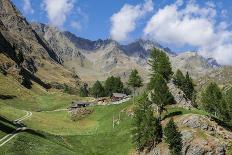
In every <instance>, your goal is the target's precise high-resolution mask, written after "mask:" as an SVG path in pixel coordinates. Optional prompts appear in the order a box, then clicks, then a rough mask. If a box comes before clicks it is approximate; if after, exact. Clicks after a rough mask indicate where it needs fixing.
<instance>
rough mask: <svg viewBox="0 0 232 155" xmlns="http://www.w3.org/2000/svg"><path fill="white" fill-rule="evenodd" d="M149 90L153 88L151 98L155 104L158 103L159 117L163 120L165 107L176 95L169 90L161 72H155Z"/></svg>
mask: <svg viewBox="0 0 232 155" xmlns="http://www.w3.org/2000/svg"><path fill="white" fill-rule="evenodd" d="M148 90H151V93H150V99H151V102H152V103H153V104H155V105H157V112H158V118H159V120H161V113H162V112H163V110H164V107H165V106H166V105H167V104H169V103H171V102H172V101H173V98H174V97H173V96H172V94H171V93H170V92H169V89H168V86H167V84H166V81H165V80H164V79H163V77H162V76H161V75H160V74H155V75H154V76H153V78H151V79H150V83H149V84H148Z"/></svg>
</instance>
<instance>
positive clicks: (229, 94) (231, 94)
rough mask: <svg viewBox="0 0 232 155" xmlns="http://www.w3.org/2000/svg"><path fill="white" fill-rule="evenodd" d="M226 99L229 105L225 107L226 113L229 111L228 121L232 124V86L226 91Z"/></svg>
mask: <svg viewBox="0 0 232 155" xmlns="http://www.w3.org/2000/svg"><path fill="white" fill-rule="evenodd" d="M224 100H225V102H226V107H227V108H224V110H226V109H227V112H226V113H228V114H226V115H228V118H227V119H228V120H227V122H228V123H230V125H232V88H230V89H229V90H227V91H226V92H225V93H224Z"/></svg>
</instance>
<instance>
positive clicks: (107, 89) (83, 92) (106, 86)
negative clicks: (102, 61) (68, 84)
mask: <svg viewBox="0 0 232 155" xmlns="http://www.w3.org/2000/svg"><path fill="white" fill-rule="evenodd" d="M113 93H125V94H127V95H129V94H131V90H130V89H129V88H128V87H127V86H125V85H124V84H123V82H122V81H121V78H120V77H114V76H110V77H108V78H107V79H106V81H104V82H100V81H98V80H97V81H96V82H95V83H94V84H93V86H92V87H91V88H88V85H87V84H84V85H83V86H82V87H81V88H80V93H79V95H80V96H81V97H88V96H93V97H95V98H99V97H106V96H112V94H113Z"/></svg>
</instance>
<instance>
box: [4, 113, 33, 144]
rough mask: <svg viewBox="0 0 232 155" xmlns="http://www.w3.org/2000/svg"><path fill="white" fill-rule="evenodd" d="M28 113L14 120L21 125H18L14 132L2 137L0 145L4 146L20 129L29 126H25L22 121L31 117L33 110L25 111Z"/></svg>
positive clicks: (22, 129)
mask: <svg viewBox="0 0 232 155" xmlns="http://www.w3.org/2000/svg"><path fill="white" fill-rule="evenodd" d="M25 112H26V113H27V114H26V115H25V116H23V117H20V118H18V119H16V120H14V121H13V123H14V124H15V125H18V126H20V127H18V128H17V129H16V130H15V131H14V132H12V133H10V134H8V135H6V136H4V137H3V138H2V139H0V147H1V146H3V145H4V144H6V143H7V142H9V141H10V140H11V139H13V138H14V137H15V136H16V135H17V134H18V133H19V132H20V131H24V130H26V129H27V128H26V127H24V126H23V125H22V124H21V122H22V121H23V120H25V119H27V118H29V117H31V116H32V112H29V111H25Z"/></svg>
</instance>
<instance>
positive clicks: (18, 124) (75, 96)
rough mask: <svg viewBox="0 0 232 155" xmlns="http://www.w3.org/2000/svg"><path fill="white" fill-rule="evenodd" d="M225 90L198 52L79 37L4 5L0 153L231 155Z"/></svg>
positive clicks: (0, 12) (216, 68)
mask: <svg viewBox="0 0 232 155" xmlns="http://www.w3.org/2000/svg"><path fill="white" fill-rule="evenodd" d="M231 86H232V67H231V65H221V64H219V63H218V62H217V61H216V60H215V59H213V58H210V57H209V58H206V57H203V56H202V55H201V54H200V53H199V52H196V51H185V52H180V53H175V52H173V51H172V50H171V49H169V48H168V47H163V46H162V45H161V44H159V43H158V42H156V41H154V40H150V39H145V38H143V39H137V40H133V41H131V42H129V43H121V42H118V41H115V40H113V39H105V40H102V39H98V40H95V41H93V40H89V39H85V38H81V37H79V36H76V34H74V33H71V32H69V31H66V30H63V29H62V28H58V27H56V26H52V25H49V24H43V23H39V22H31V23H30V22H29V21H28V20H27V19H26V17H24V16H23V14H22V13H21V12H20V11H19V10H18V8H17V7H16V6H15V5H14V3H13V2H12V1H11V0H0V154H3V155H5V154H6V155H8V154H13V155H20V154H22V155H34V154H41V155H42V154H47V155H53V154H67V155H69V154H70V155H72V154H83V155H92V154H96V155H127V154H128V155H135V154H142V155H172V154H175V155H179V154H183V155H195V154H196V155H231V154H232V121H231V118H232V102H231V101H232V87H231ZM115 94H116V96H115ZM77 103H79V104H81V106H79V105H78V104H77ZM86 103H87V104H86ZM115 103H117V104H115ZM73 104H74V108H72V105H73ZM75 104H77V106H76V107H75ZM70 107H71V108H70ZM74 112H76V113H77V115H73V113H74ZM170 128H171V129H170ZM170 131H173V132H170ZM175 132H176V133H175ZM173 133H174V134H173ZM172 136H173V137H172ZM177 136H180V137H177ZM170 137H171V138H170ZM168 138H169V139H168ZM170 139H171V140H170ZM173 143H174V144H175V145H172V144H173ZM178 144H179V148H176V147H178ZM175 151H176V152H175Z"/></svg>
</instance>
